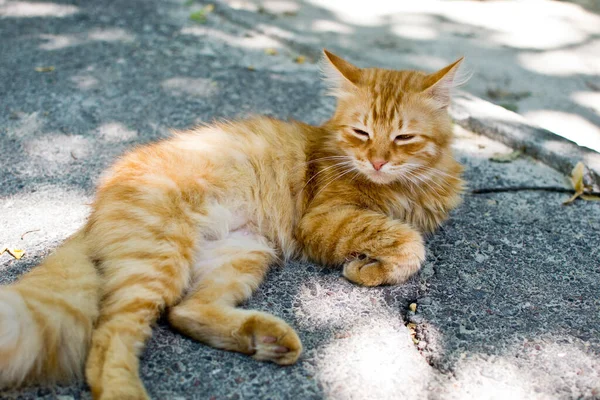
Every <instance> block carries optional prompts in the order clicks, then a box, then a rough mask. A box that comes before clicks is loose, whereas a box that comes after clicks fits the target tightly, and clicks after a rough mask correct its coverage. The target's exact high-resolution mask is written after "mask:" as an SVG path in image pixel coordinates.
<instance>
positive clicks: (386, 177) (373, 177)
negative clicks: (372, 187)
mask: <svg viewBox="0 0 600 400" xmlns="http://www.w3.org/2000/svg"><path fill="white" fill-rule="evenodd" d="M365 175H366V176H367V179H368V180H370V181H371V182H373V183H376V184H378V185H387V184H390V183H392V182H394V181H395V180H396V178H394V176H392V175H390V174H386V173H382V172H369V173H367V174H365Z"/></svg>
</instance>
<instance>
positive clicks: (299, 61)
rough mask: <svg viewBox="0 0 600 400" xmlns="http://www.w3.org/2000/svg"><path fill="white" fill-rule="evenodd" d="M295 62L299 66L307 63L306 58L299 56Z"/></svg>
mask: <svg viewBox="0 0 600 400" xmlns="http://www.w3.org/2000/svg"><path fill="white" fill-rule="evenodd" d="M294 61H295V62H296V63H298V64H304V61H306V57H304V56H298V57H296V58H295V59H294Z"/></svg>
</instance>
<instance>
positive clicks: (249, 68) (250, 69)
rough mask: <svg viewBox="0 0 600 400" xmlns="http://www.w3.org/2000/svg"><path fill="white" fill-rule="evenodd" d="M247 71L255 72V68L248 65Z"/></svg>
mask: <svg viewBox="0 0 600 400" xmlns="http://www.w3.org/2000/svg"><path fill="white" fill-rule="evenodd" d="M247 68H248V71H256V68H255V67H254V65H248V67H247Z"/></svg>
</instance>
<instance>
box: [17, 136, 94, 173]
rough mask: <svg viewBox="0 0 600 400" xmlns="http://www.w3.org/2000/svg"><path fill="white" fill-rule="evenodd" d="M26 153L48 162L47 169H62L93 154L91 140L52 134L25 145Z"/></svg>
mask: <svg viewBox="0 0 600 400" xmlns="http://www.w3.org/2000/svg"><path fill="white" fill-rule="evenodd" d="M24 147H25V152H26V153H27V154H28V155H29V156H31V157H36V158H41V159H42V160H43V161H45V162H47V164H46V166H47V168H50V167H53V168H60V167H61V165H64V164H69V163H71V162H73V161H74V160H77V159H79V158H84V157H86V156H87V155H88V154H89V153H90V152H91V145H90V143H89V140H88V139H87V138H85V137H83V136H77V135H64V134H61V133H50V134H45V135H43V136H40V137H37V138H34V139H32V140H30V141H27V142H25V143H24Z"/></svg>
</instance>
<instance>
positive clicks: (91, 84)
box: [70, 75, 100, 90]
mask: <svg viewBox="0 0 600 400" xmlns="http://www.w3.org/2000/svg"><path fill="white" fill-rule="evenodd" d="M70 79H71V82H73V83H74V84H75V86H77V88H78V89H81V90H89V89H93V88H95V87H97V86H98V83H100V82H99V81H98V79H96V78H94V77H93V76H91V75H75V76H72V77H71V78H70Z"/></svg>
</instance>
